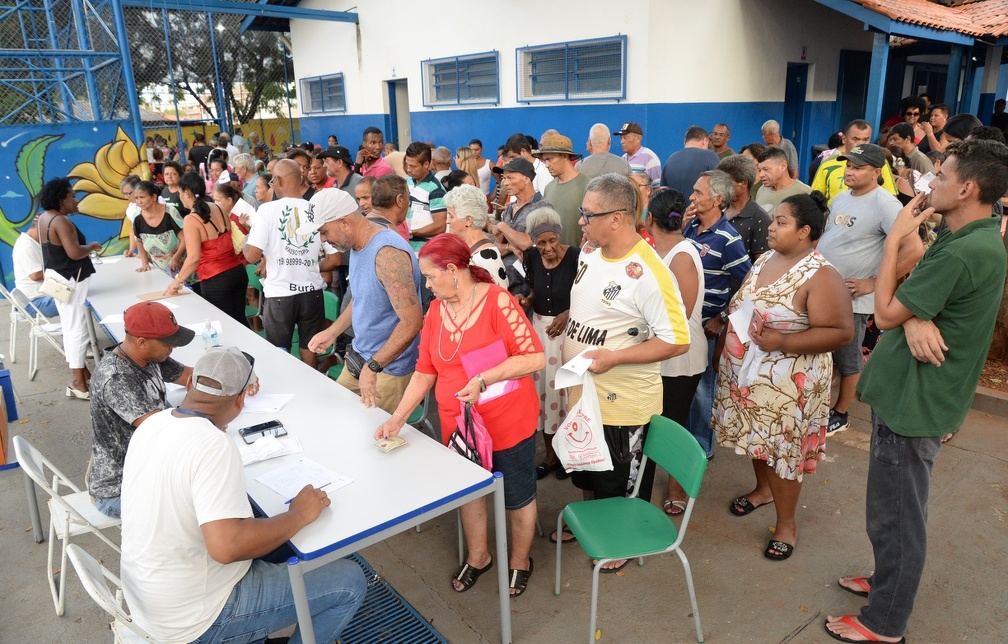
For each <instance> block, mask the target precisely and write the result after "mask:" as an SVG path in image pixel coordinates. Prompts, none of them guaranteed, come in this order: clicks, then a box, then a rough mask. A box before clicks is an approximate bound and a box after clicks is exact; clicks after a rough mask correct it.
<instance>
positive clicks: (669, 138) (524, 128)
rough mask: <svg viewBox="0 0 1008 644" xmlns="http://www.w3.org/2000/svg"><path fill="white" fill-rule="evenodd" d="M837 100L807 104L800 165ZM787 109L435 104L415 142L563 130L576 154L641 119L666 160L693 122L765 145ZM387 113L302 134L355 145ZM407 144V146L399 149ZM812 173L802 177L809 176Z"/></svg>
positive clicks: (492, 145) (450, 142) (305, 124)
mask: <svg viewBox="0 0 1008 644" xmlns="http://www.w3.org/2000/svg"><path fill="white" fill-rule="evenodd" d="M835 110H836V104H835V103H834V102H832V101H829V102H825V101H818V102H813V101H808V102H806V104H805V121H804V122H805V136H804V139H803V140H802V141H794V144H795V146H796V147H797V148H798V153H799V156H800V166H801V167H802V168H806V167H808V164H809V162H810V160H811V152H810V148H811V146H812V145H815V144H817V143H825V142H826V140H827V139H828V138H829V136H830V134H831V133H832V130H833V120H834V118H835V117H834V114H835ZM783 112H784V106H783V104H782V103H780V102H764V103H660V104H629V103H626V104H612V105H596V104H592V105H588V104H571V105H549V106H536V105H531V106H528V107H518V108H495V107H490V108H475V109H459V110H443V109H437V110H435V109H428V110H423V111H419V112H411V113H410V125H411V128H412V131H413V138H414V140H418V141H435V142H436V143H437V144H438V145H444V146H447V147H448V148H449V149H451V150H452V151H454V150H455V148H456V147H459V146H462V145H466V144H468V143H469V140H470V139H472V138H477V139H480V140H481V141H483V146H484V149H485V155H486V156H487V157H492V156H494V155H496V153H497V147H498V146H499V145H501V144H503V143H504V141H506V140H507V138H508V137H509V136H511V135H512V134H514V133H515V132H523V133H525V134H530V135H532V136H534V137H536V138H538V137H539V136H540V135H541V134H542V133H543V131H545V130H547V129H549V128H556V129H557V130H559V131H560V132H561V133H562V134H564V135H566V136H569V137H570V138H571V140H572V141H573V145H574V150H575V151H580V152H583V151H584V147H585V142H586V141H587V139H588V130H589V129H590V128H591V126H592V125H594V124H595V123H599V122H601V123H605V124H606V125H608V126H609V128H610V129H611V130H613V131H615V130H616V129H618V128H619V127H620V126H621V125H622V124H623V123H624V122H627V121H636V122H638V123H640V124H641V127H642V128H643V129H644V145H645V146H647V147H649V148H651V149H652V150H654V151H655V153H656V154H657V155H658V157H659V158H660V159H661V160H662V161H664V160H665V159H666V158H668V156H669V155H671V154H672V153H673V152H675V151H676V150H679V149H680V148H682V139H683V135H684V134H685V133H686V128H688V127H689V126H691V125H700V126H702V127H704V128H707V129H710V128H711V127H713V126H714V124H715V123H718V122H721V121H723V122H725V123H728V126H729V127H730V128H731V133H732V134H731V141H730V142H729V145H730V146H731V147H732V148H734V149H736V150H737V149H738V148H740V147H742V146H744V145H746V144H748V143H753V142H762V141H763V138H762V136H761V135H760V126H762V125H763V123H764V122H765V121H766V120H767V119H777V120H780V119H781V116H782V114H783ZM383 123H385V115H383V114H368V115H363V116H361V115H353V116H350V115H338V116H305V117H302V118H301V133H302V136H303V137H304V138H305V139H306V140H310V141H315V142H324V140H325V138H326V137H327V136H328V135H329V134H330V133H333V132H335V133H336V135H337V137H339V140H340V143H343V144H345V145H346V146H347V147H349V148H350V149H351V150H354V149H356V146H357V144H358V143H359V141H360V133H361V132H362V131H363V130H364V128H365V127H367V126H369V125H377V126H378V127H383V125H382V124H383ZM386 138H387V136H386ZM400 147H404V146H400ZM612 151H613V153H615V154H620V153H621V152H620V148H619V140H618V137H613V150H612ZM804 175H805V172H804V170H802V171H801V173H800V176H801V177H802V178H803V180H804Z"/></svg>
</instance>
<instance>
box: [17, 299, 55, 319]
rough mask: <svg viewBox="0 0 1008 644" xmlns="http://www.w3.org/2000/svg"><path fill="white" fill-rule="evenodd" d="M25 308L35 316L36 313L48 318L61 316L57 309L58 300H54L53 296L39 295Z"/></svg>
mask: <svg viewBox="0 0 1008 644" xmlns="http://www.w3.org/2000/svg"><path fill="white" fill-rule="evenodd" d="M25 308H26V309H27V311H28V313H30V314H32V315H35V312H36V311H37V312H39V313H41V314H42V315H44V316H46V317H47V318H54V317H57V316H58V315H59V311H58V310H57V309H56V300H54V299H53V298H52V295H39V296H38V297H36V298H35V299H34V300H32V301H31V302H29V303H28V306H27V307H25Z"/></svg>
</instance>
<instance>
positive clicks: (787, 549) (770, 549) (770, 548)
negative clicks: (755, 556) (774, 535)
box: [763, 539, 795, 561]
mask: <svg viewBox="0 0 1008 644" xmlns="http://www.w3.org/2000/svg"><path fill="white" fill-rule="evenodd" d="M794 548H795V547H794V546H792V545H791V544H790V543H784V542H783V541H776V540H773V539H771V540H770V543H768V544H767V547H766V550H764V551H763V556H764V557H766V558H767V559H773V560H774V561H784V560H785V559H787V558H788V557H790V556H791V555H792V554H794ZM774 550H776V551H777V552H774Z"/></svg>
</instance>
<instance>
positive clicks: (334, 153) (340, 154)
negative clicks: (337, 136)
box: [318, 145, 353, 165]
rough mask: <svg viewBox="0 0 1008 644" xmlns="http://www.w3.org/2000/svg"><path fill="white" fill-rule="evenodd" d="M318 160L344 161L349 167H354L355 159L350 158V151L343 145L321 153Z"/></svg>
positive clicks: (331, 147)
mask: <svg viewBox="0 0 1008 644" xmlns="http://www.w3.org/2000/svg"><path fill="white" fill-rule="evenodd" d="M318 158H320V159H336V160H337V161H342V162H344V163H346V164H347V165H353V159H352V158H351V157H350V150H347V149H346V148H345V147H343V146H342V145H331V146H329V147H328V148H326V149H325V150H323V151H322V152H319V154H318Z"/></svg>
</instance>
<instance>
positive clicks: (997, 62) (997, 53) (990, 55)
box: [977, 47, 1004, 125]
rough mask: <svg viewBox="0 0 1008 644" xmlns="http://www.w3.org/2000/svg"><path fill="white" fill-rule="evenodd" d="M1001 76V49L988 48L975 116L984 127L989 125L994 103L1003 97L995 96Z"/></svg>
mask: <svg viewBox="0 0 1008 644" xmlns="http://www.w3.org/2000/svg"><path fill="white" fill-rule="evenodd" d="M1000 76H1001V47H988V48H987V58H986V60H985V61H984V70H983V78H982V79H981V81H980V104H979V106H978V108H977V116H979V117H980V120H981V121H983V123H984V125H990V118H991V114H992V113H993V112H994V101H996V100H997V99H999V98H1004V97H1003V96H998V95H997V87H998V80H999V78H1000Z"/></svg>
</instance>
